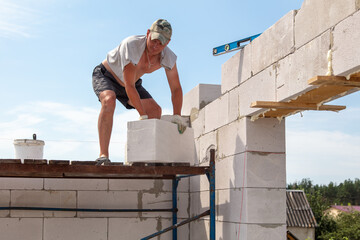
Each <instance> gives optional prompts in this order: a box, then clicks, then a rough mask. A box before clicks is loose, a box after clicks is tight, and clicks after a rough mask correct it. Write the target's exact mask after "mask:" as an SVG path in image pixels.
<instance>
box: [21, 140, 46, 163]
mask: <svg viewBox="0 0 360 240" xmlns="http://www.w3.org/2000/svg"><path fill="white" fill-rule="evenodd" d="M44 145H45V142H44V141H42V140H34V139H15V140H14V147H15V158H16V159H21V162H22V163H23V162H24V159H43V155H44Z"/></svg>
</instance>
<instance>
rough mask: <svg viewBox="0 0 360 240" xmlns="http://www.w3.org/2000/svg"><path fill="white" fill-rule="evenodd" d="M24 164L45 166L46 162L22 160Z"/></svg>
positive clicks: (41, 160)
mask: <svg viewBox="0 0 360 240" xmlns="http://www.w3.org/2000/svg"><path fill="white" fill-rule="evenodd" d="M24 164H38V165H44V164H47V160H46V159H24Z"/></svg>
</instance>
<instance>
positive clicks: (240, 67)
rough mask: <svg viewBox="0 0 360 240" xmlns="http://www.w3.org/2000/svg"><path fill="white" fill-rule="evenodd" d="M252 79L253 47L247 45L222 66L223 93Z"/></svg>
mask: <svg viewBox="0 0 360 240" xmlns="http://www.w3.org/2000/svg"><path fill="white" fill-rule="evenodd" d="M250 77H251V45H247V46H246V47H245V48H243V49H242V50H240V51H239V52H238V53H236V54H235V55H234V56H232V57H231V58H230V59H229V60H228V61H227V62H225V63H224V64H223V65H222V66H221V93H222V94H224V93H225V92H227V91H230V90H231V89H233V88H235V87H236V86H238V85H239V84H240V83H242V82H243V81H245V80H247V79H249V78H250Z"/></svg>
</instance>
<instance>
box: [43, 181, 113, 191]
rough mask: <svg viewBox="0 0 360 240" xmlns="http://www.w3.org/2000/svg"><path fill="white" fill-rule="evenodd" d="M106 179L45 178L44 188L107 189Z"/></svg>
mask: <svg viewBox="0 0 360 240" xmlns="http://www.w3.org/2000/svg"><path fill="white" fill-rule="evenodd" d="M108 182H109V180H108V179H56V178H45V179H44V189H46V190H108V189H109V187H108Z"/></svg>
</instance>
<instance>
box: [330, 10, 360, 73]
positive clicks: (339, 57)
mask: <svg viewBox="0 0 360 240" xmlns="http://www.w3.org/2000/svg"><path fill="white" fill-rule="evenodd" d="M359 29H360V11H358V12H356V13H355V14H354V15H352V16H350V17H348V18H346V19H345V20H343V21H342V22H340V23H339V24H338V25H336V26H335V28H334V31H333V32H332V36H333V46H332V51H333V53H332V54H333V55H332V57H333V61H332V63H333V70H334V74H335V75H343V76H346V75H348V74H350V73H354V72H357V71H360V47H359V40H360V30H359Z"/></svg>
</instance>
